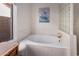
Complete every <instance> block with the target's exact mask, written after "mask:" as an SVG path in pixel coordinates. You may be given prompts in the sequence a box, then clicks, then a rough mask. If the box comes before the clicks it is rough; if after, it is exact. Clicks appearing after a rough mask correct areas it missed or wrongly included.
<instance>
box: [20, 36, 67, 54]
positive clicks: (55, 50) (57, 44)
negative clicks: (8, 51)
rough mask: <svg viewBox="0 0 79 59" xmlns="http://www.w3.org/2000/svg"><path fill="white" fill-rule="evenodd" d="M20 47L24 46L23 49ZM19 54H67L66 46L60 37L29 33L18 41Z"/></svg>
mask: <svg viewBox="0 0 79 59" xmlns="http://www.w3.org/2000/svg"><path fill="white" fill-rule="evenodd" d="M22 47H25V48H24V49H23V48H22ZM20 48H22V49H23V50H22V49H20V50H22V52H21V53H20V54H21V55H27V56H67V55H68V48H67V47H66V46H63V44H62V43H61V39H60V38H58V37H57V36H51V35H30V36H29V37H28V38H26V39H24V40H23V41H22V42H21V43H20Z"/></svg>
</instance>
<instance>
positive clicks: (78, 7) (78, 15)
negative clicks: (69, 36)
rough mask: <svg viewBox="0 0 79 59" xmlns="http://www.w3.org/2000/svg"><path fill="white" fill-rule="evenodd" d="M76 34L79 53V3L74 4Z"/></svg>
mask: <svg viewBox="0 0 79 59" xmlns="http://www.w3.org/2000/svg"><path fill="white" fill-rule="evenodd" d="M74 34H75V35H76V36H77V51H78V52H77V53H78V54H79V4H74Z"/></svg>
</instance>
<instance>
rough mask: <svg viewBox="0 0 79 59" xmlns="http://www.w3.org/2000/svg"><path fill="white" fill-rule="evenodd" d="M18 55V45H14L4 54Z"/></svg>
mask: <svg viewBox="0 0 79 59" xmlns="http://www.w3.org/2000/svg"><path fill="white" fill-rule="evenodd" d="M17 55H18V45H17V46H15V47H14V48H13V49H11V50H10V51H8V52H7V54H6V55H5V56H17Z"/></svg>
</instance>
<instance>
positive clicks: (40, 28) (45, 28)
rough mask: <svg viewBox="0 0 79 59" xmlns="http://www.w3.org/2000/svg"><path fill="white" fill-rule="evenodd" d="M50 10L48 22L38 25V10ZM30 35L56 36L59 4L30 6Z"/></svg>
mask: <svg viewBox="0 0 79 59" xmlns="http://www.w3.org/2000/svg"><path fill="white" fill-rule="evenodd" d="M43 7H49V8H50V20H49V21H50V22H49V23H39V12H38V11H39V8H43ZM32 18H33V20H32V33H36V34H56V33H57V32H58V28H59V4H49V3H39V4H32Z"/></svg>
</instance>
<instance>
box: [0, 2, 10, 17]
mask: <svg viewBox="0 0 79 59" xmlns="http://www.w3.org/2000/svg"><path fill="white" fill-rule="evenodd" d="M6 10H7V11H6ZM0 16H6V17H10V8H8V7H7V6H6V5H4V4H1V3H0Z"/></svg>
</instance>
